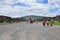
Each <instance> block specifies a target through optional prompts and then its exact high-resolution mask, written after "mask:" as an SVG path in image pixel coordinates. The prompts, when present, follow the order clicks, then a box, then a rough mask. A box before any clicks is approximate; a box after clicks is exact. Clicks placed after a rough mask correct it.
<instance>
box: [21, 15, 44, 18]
mask: <svg viewBox="0 0 60 40" xmlns="http://www.w3.org/2000/svg"><path fill="white" fill-rule="evenodd" d="M30 17H32V18H34V19H42V18H44V17H43V16H35V15H29V16H23V17H21V18H23V19H27V18H30Z"/></svg>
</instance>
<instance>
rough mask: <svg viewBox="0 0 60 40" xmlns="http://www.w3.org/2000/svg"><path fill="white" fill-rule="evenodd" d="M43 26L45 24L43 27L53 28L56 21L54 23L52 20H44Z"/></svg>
mask: <svg viewBox="0 0 60 40" xmlns="http://www.w3.org/2000/svg"><path fill="white" fill-rule="evenodd" d="M42 24H43V26H46V25H47V26H53V24H54V21H52V20H43V21H42Z"/></svg>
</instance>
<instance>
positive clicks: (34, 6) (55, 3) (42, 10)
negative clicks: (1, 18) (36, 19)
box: [0, 0, 60, 17]
mask: <svg viewBox="0 0 60 40" xmlns="http://www.w3.org/2000/svg"><path fill="white" fill-rule="evenodd" d="M48 1H49V2H48V4H40V3H37V2H36V0H1V1H0V15H7V14H10V13H11V14H14V16H12V15H8V16H11V17H21V16H25V15H40V16H55V15H57V14H58V15H60V14H59V12H60V10H57V11H56V12H55V13H50V12H49V11H48V10H49V9H51V8H60V0H48ZM16 2H21V3H25V4H27V5H29V6H31V7H22V6H14V7H12V5H13V4H14V3H16Z"/></svg>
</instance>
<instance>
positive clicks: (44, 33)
mask: <svg viewBox="0 0 60 40" xmlns="http://www.w3.org/2000/svg"><path fill="white" fill-rule="evenodd" d="M0 40H60V27H59V26H53V27H50V26H49V27H48V26H46V27H43V26H42V24H41V22H39V23H33V24H30V23H26V22H21V23H16V24H8V25H7V24H6V25H0Z"/></svg>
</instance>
